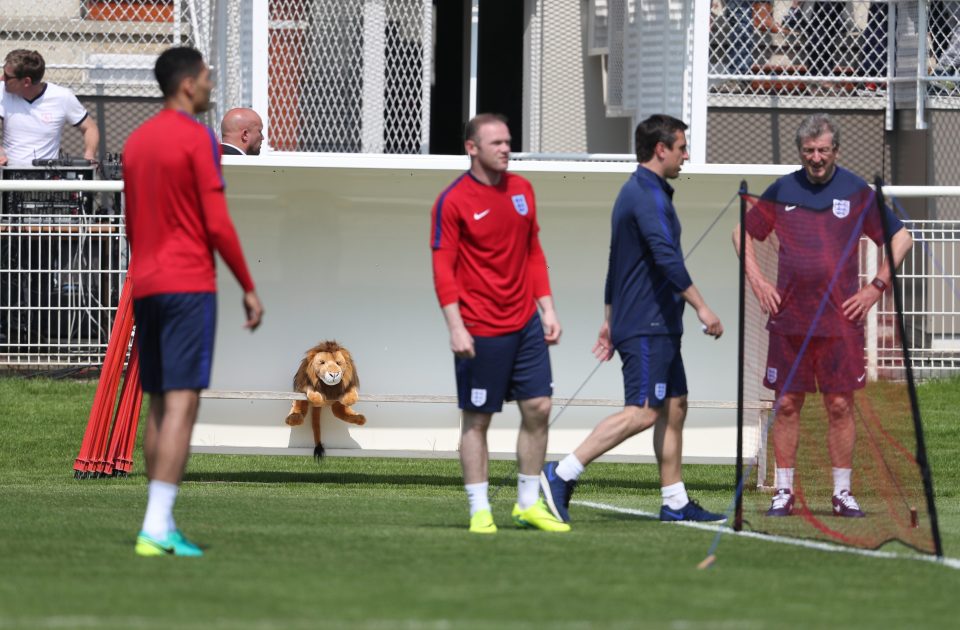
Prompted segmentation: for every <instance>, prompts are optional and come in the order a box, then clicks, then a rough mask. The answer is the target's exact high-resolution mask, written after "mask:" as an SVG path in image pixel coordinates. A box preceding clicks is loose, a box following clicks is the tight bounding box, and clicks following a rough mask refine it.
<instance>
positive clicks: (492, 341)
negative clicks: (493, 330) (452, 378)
mask: <svg viewBox="0 0 960 630" xmlns="http://www.w3.org/2000/svg"><path fill="white" fill-rule="evenodd" d="M473 347H474V350H475V351H476V356H475V357H473V358H472V359H461V358H459V357H454V367H455V368H456V372H457V398H458V399H459V400H458V402H459V405H460V408H461V409H463V410H464V411H477V412H480V413H497V412H499V411H500V410H501V409H503V401H504V400H529V399H530V398H539V397H541V396H552V395H553V375H552V373H551V372H550V354H549V352H548V351H547V342H546V341H544V340H543V325H542V324H541V323H540V315H539V314H538V313H535V314H534V315H533V317H531V318H530V321H529V322H527V324H526V326H524V327H523V328H522V329H520V330H518V331H517V332H515V333H510V334H508V335H500V336H497V337H474V338H473Z"/></svg>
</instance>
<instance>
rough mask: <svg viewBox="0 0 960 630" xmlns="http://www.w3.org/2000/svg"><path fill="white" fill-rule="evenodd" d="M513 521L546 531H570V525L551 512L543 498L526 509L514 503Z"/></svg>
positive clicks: (518, 525) (521, 525) (526, 527)
mask: <svg viewBox="0 0 960 630" xmlns="http://www.w3.org/2000/svg"><path fill="white" fill-rule="evenodd" d="M513 522H514V523H516V524H517V527H520V528H523V529H539V530H542V531H545V532H569V531H570V525H568V524H567V523H564V522H563V521H561V520H560V519H558V518H557V517H556V516H554V515H553V513H552V512H550V509H549V508H547V504H546V503H544V502H543V499H542V498H540V499H537V502H536V503H534V504H533V505H531V506H530V507H528V508H527V509H525V510H521V509H520V505H519V504H517V503H515V504H514V505H513Z"/></svg>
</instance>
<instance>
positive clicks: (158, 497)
mask: <svg viewBox="0 0 960 630" xmlns="http://www.w3.org/2000/svg"><path fill="white" fill-rule="evenodd" d="M179 489H180V488H179V487H178V486H177V484H175V483H167V482H166V481H151V482H150V483H148V484H147V513H146V514H144V516H143V527H141V528H140V529H142V530H143V531H145V532H146V533H147V535H148V536H150V537H151V538H155V539H157V540H163V539H164V538H166V537H167V534H169V533H170V532H171V531H172V530H171V529H170V523H172V522H173V504H174V503H175V502H176V501H177V491H178V490H179Z"/></svg>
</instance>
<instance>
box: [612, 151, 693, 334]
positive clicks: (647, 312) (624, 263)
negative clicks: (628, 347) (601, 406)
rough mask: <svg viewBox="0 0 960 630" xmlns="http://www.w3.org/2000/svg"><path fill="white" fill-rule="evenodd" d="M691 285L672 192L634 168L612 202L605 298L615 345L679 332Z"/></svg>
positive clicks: (648, 173) (648, 172) (658, 179)
mask: <svg viewBox="0 0 960 630" xmlns="http://www.w3.org/2000/svg"><path fill="white" fill-rule="evenodd" d="M692 284H693V281H692V280H691V279H690V274H689V273H687V268H686V266H685V265H684V264H683V252H682V251H681V250H680V220H679V219H678V218H677V211H676V210H675V209H674V207H673V188H672V187H671V186H670V184H668V183H667V182H666V181H665V180H664V179H662V178H661V177H659V176H658V175H657V174H656V173H654V172H653V171H651V170H649V169H647V168H645V167H643V166H638V167H637V170H636V171H635V172H634V173H633V175H631V176H630V179H628V180H627V181H626V183H624V185H623V188H621V189H620V194H619V195H618V196H617V201H616V203H614V204H613V217H612V225H611V233H610V262H609V266H608V267H607V284H606V290H605V292H604V300H605V303H606V304H609V305H610V337H611V340H612V341H613V343H614V345H617V344H618V343H620V342H621V341H623V340H624V339H629V338H630V337H635V336H638V335H680V334H682V333H683V307H684V304H685V302H684V300H683V298H682V297H680V295H679V294H680V293H681V292H683V291H685V290H687V289H688V288H689V287H690V285H692Z"/></svg>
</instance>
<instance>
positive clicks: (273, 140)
mask: <svg viewBox="0 0 960 630" xmlns="http://www.w3.org/2000/svg"><path fill="white" fill-rule="evenodd" d="M432 15H433V13H432V4H431V2H430V0H365V1H358V0H289V1H287V2H271V3H270V33H269V40H270V45H269V48H270V62H269V83H270V86H271V92H270V139H269V141H270V145H271V147H272V148H273V149H275V150H279V151H328V152H345V153H357V152H364V153H426V152H427V150H428V135H427V134H428V131H429V128H430V117H429V112H430V66H431V63H430V62H431V56H432V50H431V46H432V37H433V35H432Z"/></svg>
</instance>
